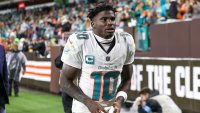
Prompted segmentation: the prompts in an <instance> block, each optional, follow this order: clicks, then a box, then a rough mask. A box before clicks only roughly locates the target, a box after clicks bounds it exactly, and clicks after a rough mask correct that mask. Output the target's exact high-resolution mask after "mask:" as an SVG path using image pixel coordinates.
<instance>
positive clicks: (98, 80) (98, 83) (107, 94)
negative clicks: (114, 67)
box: [91, 71, 120, 101]
mask: <svg viewBox="0 0 200 113" xmlns="http://www.w3.org/2000/svg"><path fill="white" fill-rule="evenodd" d="M119 74H120V72H119V71H111V72H107V73H105V74H102V72H93V73H92V74H91V77H92V78H93V79H94V81H95V83H94V90H93V97H92V99H93V100H94V101H98V100H99V97H100V91H101V88H102V87H103V95H102V99H103V100H106V101H107V100H110V99H112V98H113V97H114V95H115V92H116V90H117V82H118V76H119ZM111 78H113V79H114V81H113V82H111V81H110V79H111ZM102 82H103V83H102ZM111 83H112V84H111ZM111 85H112V86H111ZM110 87H112V89H113V90H112V91H109V89H110Z"/></svg>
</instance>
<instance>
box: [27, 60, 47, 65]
mask: <svg viewBox="0 0 200 113" xmlns="http://www.w3.org/2000/svg"><path fill="white" fill-rule="evenodd" d="M26 65H33V66H51V61H27V63H26Z"/></svg>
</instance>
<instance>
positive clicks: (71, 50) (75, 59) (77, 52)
mask: <svg viewBox="0 0 200 113" xmlns="http://www.w3.org/2000/svg"><path fill="white" fill-rule="evenodd" d="M82 44H83V40H80V39H78V38H77V34H72V35H71V36H70V37H69V39H68V41H67V43H66V45H65V47H64V49H63V53H62V57H61V60H62V62H63V63H64V64H67V65H69V66H72V67H75V68H78V69H81V66H82V58H83V57H82V53H83V52H82Z"/></svg>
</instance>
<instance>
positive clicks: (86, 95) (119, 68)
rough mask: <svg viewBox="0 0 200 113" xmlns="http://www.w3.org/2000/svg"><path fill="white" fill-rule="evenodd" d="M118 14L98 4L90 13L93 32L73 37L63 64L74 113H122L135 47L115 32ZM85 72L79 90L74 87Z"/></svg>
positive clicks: (64, 82)
mask: <svg viewBox="0 0 200 113" xmlns="http://www.w3.org/2000/svg"><path fill="white" fill-rule="evenodd" d="M115 13H116V10H115V8H113V6H112V5H111V4H108V3H104V2H101V3H98V4H97V6H96V7H95V8H93V9H90V10H89V14H88V17H89V18H90V20H91V27H92V30H91V31H85V32H80V33H73V34H72V35H71V36H70V37H69V39H68V42H67V44H66V45H65V47H64V50H63V54H62V57H61V60H62V61H63V63H64V65H63V71H62V75H61V87H62V88H63V89H64V91H65V92H66V93H67V94H69V95H70V96H71V97H73V98H74V100H73V105H72V112H73V113H102V112H103V113H107V112H108V111H107V110H109V109H110V108H112V109H113V111H114V113H119V112H120V108H121V105H122V104H123V102H125V101H126V99H127V93H126V92H127V90H128V89H129V87H130V85H131V76H132V71H133V70H132V69H133V68H132V63H133V61H134V54H135V45H134V40H133V37H132V36H131V35H130V34H128V33H126V32H117V31H115V28H116V22H115V16H116V15H115ZM79 72H81V75H80V78H79V83H78V86H76V85H75V84H74V83H73V80H74V79H75V78H76V76H77V73H79Z"/></svg>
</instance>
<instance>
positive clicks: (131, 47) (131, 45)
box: [124, 33, 135, 65]
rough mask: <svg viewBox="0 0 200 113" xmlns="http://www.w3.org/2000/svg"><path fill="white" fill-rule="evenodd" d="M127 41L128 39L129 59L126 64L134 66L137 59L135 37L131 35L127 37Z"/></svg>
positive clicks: (127, 58)
mask: <svg viewBox="0 0 200 113" xmlns="http://www.w3.org/2000/svg"><path fill="white" fill-rule="evenodd" d="M127 34H128V33H127ZM126 39H127V57H126V60H125V63H124V64H125V65H128V64H132V63H133V61H134V58H135V43H134V39H133V37H132V36H131V35H130V34H128V35H127V37H126Z"/></svg>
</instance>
